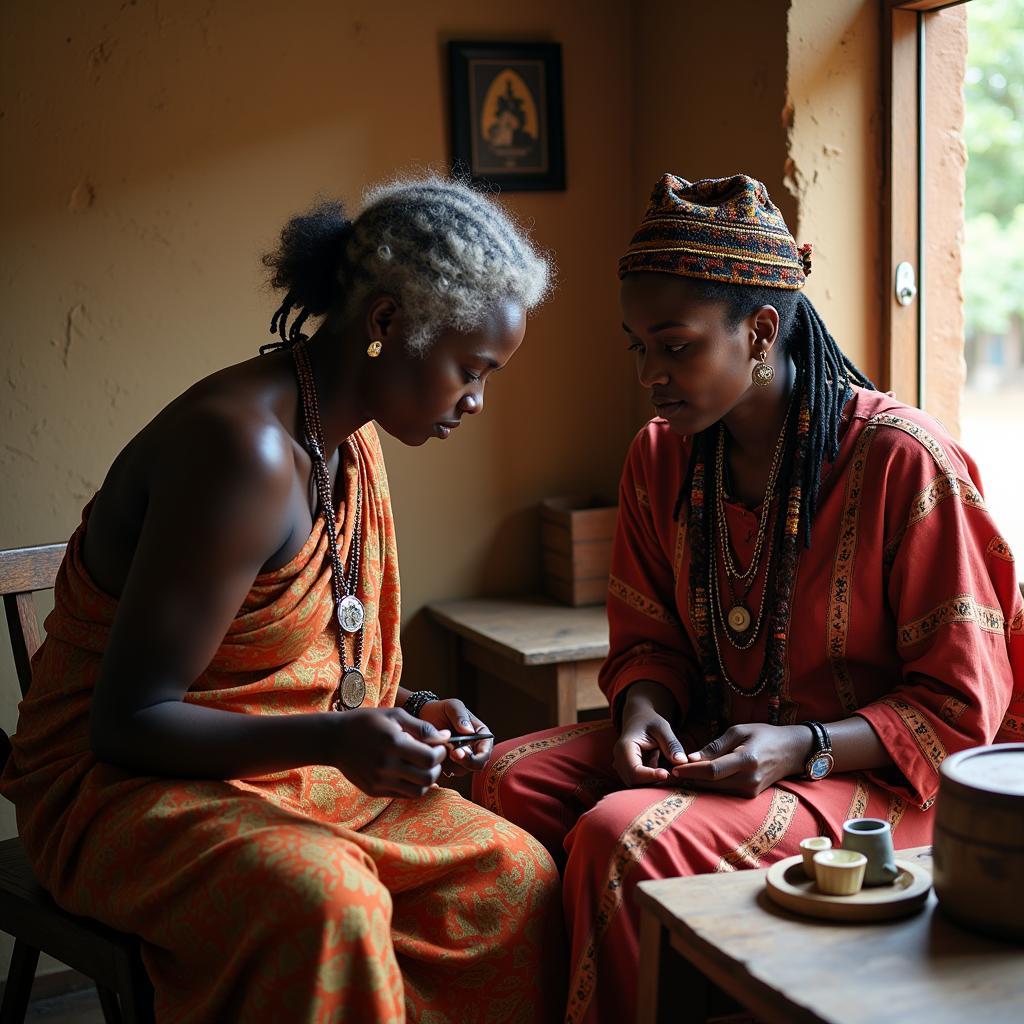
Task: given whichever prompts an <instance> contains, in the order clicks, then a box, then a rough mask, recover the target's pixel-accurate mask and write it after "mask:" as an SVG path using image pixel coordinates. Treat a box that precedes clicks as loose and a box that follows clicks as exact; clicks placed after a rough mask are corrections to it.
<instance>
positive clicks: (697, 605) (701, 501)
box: [687, 396, 810, 733]
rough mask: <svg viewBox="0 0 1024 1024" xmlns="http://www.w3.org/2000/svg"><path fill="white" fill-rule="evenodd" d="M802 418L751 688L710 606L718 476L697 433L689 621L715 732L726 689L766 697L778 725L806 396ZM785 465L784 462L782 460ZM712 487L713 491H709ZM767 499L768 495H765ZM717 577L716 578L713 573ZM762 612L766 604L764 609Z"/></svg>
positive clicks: (704, 438)
mask: <svg viewBox="0 0 1024 1024" xmlns="http://www.w3.org/2000/svg"><path fill="white" fill-rule="evenodd" d="M799 409H800V411H799V414H798V416H797V418H796V420H795V421H794V423H795V429H793V430H792V436H791V437H790V438H787V443H786V447H787V448H788V449H789V450H790V451H791V453H792V461H791V464H790V466H789V467H788V468H789V470H790V472H789V473H788V474H786V475H787V476H788V479H789V480H790V484H789V489H788V493H787V496H786V505H785V514H784V515H783V514H779V515H777V516H776V517H775V519H776V526H775V531H776V536H777V538H778V540H777V547H778V551H779V556H778V560H777V562H776V566H775V571H774V573H772V574H771V575H770V578H768V579H766V580H765V597H764V599H763V605H764V604H767V603H768V602H769V600H770V602H771V604H770V608H769V611H767V612H766V613H765V614H766V615H767V618H768V621H769V623H770V626H769V633H768V638H767V642H766V643H765V656H764V661H763V663H762V666H761V671H760V672H759V673H758V678H757V680H756V682H755V683H754V685H753V686H752V687H750V688H744V687H741V686H739V684H738V683H736V682H735V680H733V679H732V678H731V677H730V676H729V674H728V673H727V672H726V671H725V666H724V665H723V663H722V657H721V651H720V649H719V648H718V639H717V635H716V633H715V623H714V615H715V612H714V611H713V610H711V609H710V608H709V604H710V603H711V602H714V601H717V600H718V594H717V587H718V580H717V565H716V564H715V558H714V548H713V546H714V543H715V537H714V533H715V528H714V525H715V524H714V522H713V520H712V522H711V524H710V528H709V523H708V521H707V520H708V516H707V506H708V505H712V506H713V505H714V502H715V499H716V497H717V495H716V494H715V489H716V488H715V479H714V475H712V476H711V478H710V480H709V479H708V473H707V461H708V451H709V449H710V446H711V438H710V431H704V432H702V433H701V434H698V435H697V436H696V437H695V438H694V441H693V453H692V456H691V463H690V472H689V477H690V486H689V499H690V500H689V509H688V511H687V534H688V536H689V538H690V544H691V554H690V573H689V604H690V608H689V610H690V618H691V621H692V623H693V628H694V633H695V634H696V639H697V654H698V657H699V659H700V664H701V671H702V673H703V681H704V700H705V707H706V712H707V716H708V720H709V722H710V724H711V728H712V730H713V731H714V732H716V733H717V731H718V729H719V728H720V725H721V723H723V722H727V721H728V718H729V715H728V710H727V702H726V692H725V688H726V687H728V689H729V690H731V691H732V692H733V693H735V694H737V695H738V696H741V697H756V696H758V695H760V694H762V693H764V692H765V691H767V693H768V709H769V721H770V723H771V724H772V725H778V722H779V708H780V706H781V699H780V697H779V694H780V691H781V689H782V682H783V679H784V678H785V674H786V648H787V643H788V640H789V625H790V617H791V610H792V609H791V600H792V596H793V585H794V582H795V580H796V563H797V556H798V545H797V534H798V532H799V524H800V506H801V502H802V500H803V497H804V496H803V495H802V493H801V486H800V480H801V471H802V468H803V465H804V463H805V462H806V460H807V450H808V437H809V434H810V412H809V410H808V405H807V398H806V396H804V397H803V398H802V399H801V400H800V405H799ZM783 461H785V459H783ZM709 484H710V489H711V493H710V494H709V493H707V491H708V486H709ZM766 500H768V499H767V497H766ZM712 573H714V575H712ZM762 611H763V606H762ZM723 684H724V685H723Z"/></svg>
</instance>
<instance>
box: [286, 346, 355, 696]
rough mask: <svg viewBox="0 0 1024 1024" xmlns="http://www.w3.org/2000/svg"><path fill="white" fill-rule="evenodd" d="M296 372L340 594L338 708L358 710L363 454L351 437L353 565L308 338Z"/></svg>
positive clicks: (296, 352)
mask: <svg viewBox="0 0 1024 1024" xmlns="http://www.w3.org/2000/svg"><path fill="white" fill-rule="evenodd" d="M292 357H293V359H294V360H295V372H296V376H297V377H298V379H299V399H300V404H301V405H302V419H303V426H304V428H305V433H306V447H307V448H308V450H309V454H310V460H311V462H312V464H313V482H314V484H315V485H316V491H317V496H318V498H319V500H320V508H321V511H322V513H323V517H324V527H325V530H326V532H327V546H328V548H329V549H330V553H331V590H332V592H333V595H334V610H335V617H336V619H337V623H338V652H339V655H340V658H341V680H340V681H339V683H338V689H337V690H336V691H335V694H334V698H333V699H332V701H331V707H332V708H333V710H335V711H342V710H352V709H353V708H357V707H359V706H360V705H361V704H362V703H363V701H364V700H365V699H366V679H365V678H364V676H363V673H362V671H361V668H362V663H363V634H364V626H365V622H366V613H365V610H364V608H363V603H362V601H360V600H359V598H358V597H357V596H356V594H357V591H358V589H359V560H360V556H361V548H362V519H363V491H362V487H361V486H360V482H359V477H360V457H359V449H358V447H356V443H355V441H354V440H353V439H352V438H351V437H350V438H349V439H348V445H349V448H350V449H351V450H352V454H353V456H354V458H355V463H356V497H355V506H356V507H355V512H354V514H353V516H352V536H351V538H350V540H349V549H348V550H349V554H348V571H347V572H346V571H345V569H344V567H343V565H342V562H341V556H340V555H339V554H338V538H337V535H336V528H337V521H338V519H337V515H336V514H335V511H334V498H333V496H332V494H331V475H330V471H329V470H328V468H327V459H326V456H325V453H324V448H325V443H324V432H323V427H322V425H321V423H320V406H319V403H318V402H317V397H316V385H315V383H314V380H313V370H312V367H311V366H310V364H309V353H308V352H307V351H306V345H305V343H304V341H299V342H298V343H296V344H295V345H294V346H293V347H292ZM349 635H353V636H354V637H355V641H354V647H355V651H354V658H353V663H352V664H348V663H347V658H348V644H347V643H346V640H347V637H348V636H349Z"/></svg>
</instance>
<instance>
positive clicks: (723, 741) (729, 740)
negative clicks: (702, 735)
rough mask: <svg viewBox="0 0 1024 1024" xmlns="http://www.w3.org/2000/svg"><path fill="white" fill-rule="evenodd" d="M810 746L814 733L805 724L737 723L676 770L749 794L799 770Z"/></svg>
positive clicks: (692, 781) (702, 783) (684, 778)
mask: <svg viewBox="0 0 1024 1024" xmlns="http://www.w3.org/2000/svg"><path fill="white" fill-rule="evenodd" d="M810 749H811V734H810V732H809V731H808V729H807V727H806V726H803V725H765V724H763V723H761V722H752V723H750V724H747V725H733V726H730V727H729V728H728V729H726V730H725V732H724V733H722V735H721V736H719V737H717V739H713V740H712V741H711V742H710V743H709V744H708V745H707V746H705V747H702V748H701V749H700V750H698V751H696V752H695V753H692V754H690V755H689V759H688V760H687V762H686V763H685V764H680V765H677V766H676V767H675V768H673V769H672V775H673V777H674V778H675V779H678V780H679V781H680V782H684V783H686V785H688V786H697V787H699V788H701V789H712V790H716V791H717V792H720V793H735V794H736V795H737V796H745V797H748V798H751V797H755V796H757V795H758V793H763V792H764V790H766V789H767V788H768V787H769V786H772V785H774V784H775V783H776V782H778V781H779V779H784V778H786V776H788V775H798V774H800V773H801V772H802V771H803V766H804V762H805V760H806V758H807V755H808V753H809V752H810Z"/></svg>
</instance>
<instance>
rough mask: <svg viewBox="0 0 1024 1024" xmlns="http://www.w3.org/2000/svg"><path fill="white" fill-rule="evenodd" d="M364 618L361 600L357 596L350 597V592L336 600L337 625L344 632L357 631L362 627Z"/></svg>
mask: <svg viewBox="0 0 1024 1024" xmlns="http://www.w3.org/2000/svg"><path fill="white" fill-rule="evenodd" d="M365 618H366V613H365V612H364V611H363V602H362V601H360V600H359V598H358V597H352V595H351V594H350V595H348V596H347V597H343V598H342V599H341V601H339V602H338V625H339V626H341V628H342V629H343V630H345V632H346V633H358V632H359V630H361V629H362V628H363V620H364V619H365Z"/></svg>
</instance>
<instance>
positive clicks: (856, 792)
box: [846, 772, 868, 821]
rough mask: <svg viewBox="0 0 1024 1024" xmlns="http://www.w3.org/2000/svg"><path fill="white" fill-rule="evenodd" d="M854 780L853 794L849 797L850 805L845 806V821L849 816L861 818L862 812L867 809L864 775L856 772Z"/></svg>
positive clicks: (866, 788)
mask: <svg viewBox="0 0 1024 1024" xmlns="http://www.w3.org/2000/svg"><path fill="white" fill-rule="evenodd" d="M854 780H855V785H854V787H853V796H852V797H850V806H849V807H847V808H846V820H847V821H849V820H850V818H863V817H864V812H865V811H866V810H867V809H868V787H867V783H865V781H864V776H863V775H861V773H860V772H857V773H856V775H855V776H854Z"/></svg>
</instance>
